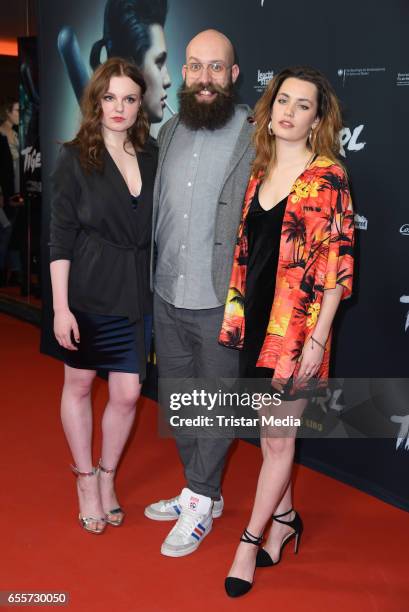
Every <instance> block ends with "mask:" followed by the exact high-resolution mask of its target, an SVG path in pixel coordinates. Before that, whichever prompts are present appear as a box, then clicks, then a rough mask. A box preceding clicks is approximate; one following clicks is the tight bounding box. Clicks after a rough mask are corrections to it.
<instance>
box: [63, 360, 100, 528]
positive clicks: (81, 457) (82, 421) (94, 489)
mask: <svg viewBox="0 0 409 612" xmlns="http://www.w3.org/2000/svg"><path fill="white" fill-rule="evenodd" d="M95 374H96V372H95V371H94V370H82V369H77V368H70V367H69V366H67V365H65V366H64V387H63V392H62V397H61V421H62V425H63V428H64V432H65V435H66V438H67V441H68V444H69V447H70V449H71V453H72V457H73V460H74V464H75V466H76V467H77V468H78V470H79V471H80V472H91V471H92V467H93V466H92V450H91V440H92V407H91V389H92V383H93V380H94V378H95ZM77 489H78V497H79V505H80V514H81V516H82V517H94V518H99V517H103V516H104V513H103V511H102V505H101V499H100V494H99V488H98V480H97V478H96V476H90V477H87V476H79V477H78V479H77ZM90 527H91V528H92V529H95V528H101V527H102V524H101V523H100V522H98V521H95V522H93V523H91V524H90Z"/></svg>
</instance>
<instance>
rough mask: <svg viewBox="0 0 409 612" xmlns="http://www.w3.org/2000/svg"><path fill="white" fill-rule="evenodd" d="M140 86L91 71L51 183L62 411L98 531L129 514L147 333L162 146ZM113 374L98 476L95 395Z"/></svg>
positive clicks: (129, 69) (106, 67) (120, 69)
mask: <svg viewBox="0 0 409 612" xmlns="http://www.w3.org/2000/svg"><path fill="white" fill-rule="evenodd" d="M144 93H145V82H144V80H143V78H142V76H141V74H140V72H139V71H138V69H137V68H136V67H135V66H133V65H132V64H130V63H128V62H126V61H124V60H122V59H118V58H112V59H110V60H108V61H107V62H106V63H105V64H102V65H101V66H100V67H99V68H98V69H97V70H96V71H95V73H94V74H93V76H92V78H91V81H90V82H89V84H88V87H87V89H86V91H85V93H84V97H83V100H82V113H83V118H82V123H81V127H80V129H79V132H78V134H77V136H76V138H75V139H74V140H73V141H71V142H69V143H67V144H65V145H64V146H63V147H62V150H61V153H60V156H59V159H58V162H57V168H56V170H55V172H54V175H53V179H52V187H53V194H52V204H51V232H50V235H51V238H50V259H51V281H52V290H53V307H54V334H55V337H56V338H57V341H58V343H59V345H60V346H61V347H62V353H63V359H64V362H65V376H64V387H63V393H62V401H61V416H62V423H63V427H64V431H65V434H66V437H67V440H68V443H69V446H70V449H71V452H72V456H73V458H74V462H75V467H74V472H75V473H76V474H77V487H78V497H79V505H80V524H81V525H82V527H83V528H84V529H86V530H87V531H89V532H91V533H96V534H100V533H102V532H103V530H104V529H105V526H106V524H107V523H109V524H111V525H115V526H118V525H120V524H121V522H122V520H123V518H124V512H123V510H122V509H121V508H120V506H119V504H118V500H117V498H116V494H115V490H114V482H113V481H114V475H115V470H116V467H117V465H118V462H119V460H120V457H121V453H122V450H123V448H124V445H125V443H126V440H127V438H128V435H129V432H130V429H131V427H132V424H133V421H134V417H135V407H136V401H137V399H138V397H139V393H140V389H141V382H142V380H143V379H144V377H145V370H146V358H147V352H148V350H149V345H150V340H151V329H152V299H151V293H150V290H149V273H148V270H149V252H150V239H151V212H152V197H153V184H154V178H155V172H156V165H157V151H156V147H155V146H154V145H153V144H152V143H151V142H150V141H149V140H148V131H149V126H148V123H147V120H146V117H145V114H144V111H143V110H142V109H141V102H142V98H143V94H144ZM97 371H105V372H107V373H108V385H109V400H108V403H107V405H106V408H105V411H104V414H103V418H102V434H103V435H102V449H101V459H100V462H99V466H98V469H96V468H95V467H93V463H92V452H91V437H92V408H91V388H92V383H93V380H94V378H95V375H96V372H97Z"/></svg>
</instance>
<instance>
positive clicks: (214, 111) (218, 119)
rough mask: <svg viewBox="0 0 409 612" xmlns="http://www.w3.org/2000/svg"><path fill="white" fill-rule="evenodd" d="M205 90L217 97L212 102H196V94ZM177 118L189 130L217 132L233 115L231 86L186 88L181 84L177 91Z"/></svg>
mask: <svg viewBox="0 0 409 612" xmlns="http://www.w3.org/2000/svg"><path fill="white" fill-rule="evenodd" d="M202 89H207V90H208V91H210V92H212V93H216V94H217V96H216V98H215V99H214V101H213V102H198V101H197V100H196V93H197V92H199V91H201V90H202ZM178 98H179V117H180V120H181V121H182V123H183V124H184V125H185V126H186V127H187V128H189V129H190V130H200V129H205V130H217V129H219V128H222V127H223V126H225V125H226V123H227V122H228V121H229V120H230V119H231V118H232V116H233V114H234V106H235V100H234V90H233V84H232V83H229V84H228V85H227V86H226V87H220V86H219V85H213V84H212V83H209V84H208V85H203V83H197V84H195V85H191V86H190V87H188V86H187V85H186V84H185V83H183V84H182V86H181V87H180V89H179V91H178Z"/></svg>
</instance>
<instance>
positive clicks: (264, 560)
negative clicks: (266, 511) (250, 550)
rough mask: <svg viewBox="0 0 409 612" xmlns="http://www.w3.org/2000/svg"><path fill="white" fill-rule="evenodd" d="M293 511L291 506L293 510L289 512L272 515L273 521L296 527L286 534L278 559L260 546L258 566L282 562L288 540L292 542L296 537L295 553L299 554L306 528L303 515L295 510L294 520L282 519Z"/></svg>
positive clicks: (269, 565)
mask: <svg viewBox="0 0 409 612" xmlns="http://www.w3.org/2000/svg"><path fill="white" fill-rule="evenodd" d="M291 512H295V511H294V510H293V509H292V508H291V510H288V512H283V514H276V515H274V514H273V516H272V517H271V518H272V520H273V521H277V523H282V524H283V525H288V526H289V527H291V528H292V529H294V531H293V533H289V534H288V535H286V536H285V538H284V539H283V541H282V542H281V547H280V554H279V556H278V559H277V561H273V560H272V558H271V557H270V555H269V554H268V552H267V551H266V550H264V548H260V550H259V551H258V552H257V558H256V567H271V566H272V565H277V564H278V563H280V561H281V553H282V551H283V548H284V546H286V544H288V542H290V541H291V540H292V539H294V538H295V544H294V553H295V554H297V552H298V546H299V543H300V539H301V535H302V532H303V529H304V525H303V522H302V520H301V517H300V515H299V514H298V513H297V512H295V516H294V518H293V520H292V521H282V520H280V519H281V518H282V517H283V516H287V514H290V513H291Z"/></svg>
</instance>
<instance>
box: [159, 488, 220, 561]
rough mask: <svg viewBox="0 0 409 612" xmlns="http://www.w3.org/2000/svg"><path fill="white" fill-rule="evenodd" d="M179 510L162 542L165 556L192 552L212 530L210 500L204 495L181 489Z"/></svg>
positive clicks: (179, 555) (183, 554) (181, 555)
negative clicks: (174, 522)
mask: <svg viewBox="0 0 409 612" xmlns="http://www.w3.org/2000/svg"><path fill="white" fill-rule="evenodd" d="M179 504H180V507H181V512H180V515H179V518H178V520H177V522H176V525H175V526H174V527H173V529H171V531H170V532H169V533H168V535H167V537H166V539H165V541H164V542H163V544H162V548H161V553H162V555H166V556H167V557H184V556H185V555H190V553H192V552H194V551H195V550H196V549H197V548H198V547H199V546H200V544H201V542H202V541H203V539H204V538H205V537H206V536H207V535H208V534H209V533H210V532H211V530H212V523H213V517H212V500H211V498H210V497H206V496H205V495H199V494H198V493H194V492H193V491H191V490H190V489H187V488H185V489H183V490H182V493H181V495H180V497H179Z"/></svg>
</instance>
